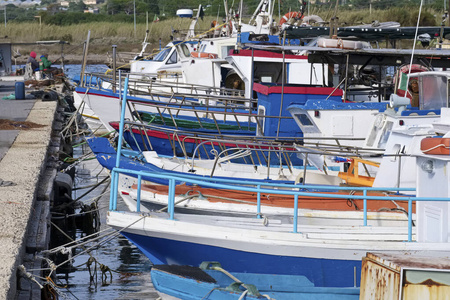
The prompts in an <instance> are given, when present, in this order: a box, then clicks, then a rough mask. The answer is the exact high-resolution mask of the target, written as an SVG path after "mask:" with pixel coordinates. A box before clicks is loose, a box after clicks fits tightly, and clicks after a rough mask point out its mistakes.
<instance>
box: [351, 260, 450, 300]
mask: <svg viewBox="0 0 450 300" xmlns="http://www.w3.org/2000/svg"><path fill="white" fill-rule="evenodd" d="M359 299H360V300H365V299H367V300H369V299H376V300H378V299H380V300H381V299H382V300H391V299H392V300H398V299H405V300H406V299H407V300H423V299H427V300H443V299H444V300H450V260H449V259H446V258H430V257H417V256H414V255H408V254H407V253H404V254H401V255H393V254H381V253H367V255H366V257H364V258H363V261H362V271H361V293H360V298H359Z"/></svg>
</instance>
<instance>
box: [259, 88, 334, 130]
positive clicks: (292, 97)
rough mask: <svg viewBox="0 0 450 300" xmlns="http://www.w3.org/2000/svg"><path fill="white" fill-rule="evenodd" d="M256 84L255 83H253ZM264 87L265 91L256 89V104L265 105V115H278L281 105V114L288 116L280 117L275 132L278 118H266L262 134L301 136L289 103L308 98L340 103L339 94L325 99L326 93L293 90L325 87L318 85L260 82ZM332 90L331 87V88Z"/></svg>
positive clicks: (302, 101) (303, 101) (305, 100)
mask: <svg viewBox="0 0 450 300" xmlns="http://www.w3.org/2000/svg"><path fill="white" fill-rule="evenodd" d="M255 85H256V84H255ZM261 85H262V86H264V87H267V88H263V89H264V90H267V93H265V92H262V91H261V88H260V89H259V90H256V88H255V90H256V93H257V95H258V106H263V107H265V109H266V111H265V115H266V116H279V115H280V106H281V116H282V117H289V118H284V119H281V121H280V126H279V128H280V132H278V133H277V129H278V119H277V118H267V119H266V120H265V124H264V135H266V136H280V137H302V136H303V133H302V132H301V130H300V129H299V128H298V126H297V124H296V122H295V120H294V119H292V118H291V114H290V113H289V111H288V110H287V108H288V106H289V105H290V104H291V103H293V102H294V103H297V104H304V103H306V102H307V101H308V100H314V101H318V100H321V101H323V102H329V103H330V105H331V104H337V103H342V97H341V96H330V97H329V98H328V100H325V99H326V98H327V97H328V94H326V95H325V94H310V93H300V92H295V90H296V89H302V88H303V89H304V88H308V89H309V90H314V88H318V89H326V88H321V87H319V86H311V85H300V84H285V85H284V86H281V84H267V83H264V84H261ZM279 87H281V89H284V92H283V93H281V91H279V90H280V89H279ZM331 90H332V89H331Z"/></svg>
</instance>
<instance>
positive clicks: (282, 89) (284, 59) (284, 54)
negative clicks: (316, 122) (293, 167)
mask: <svg viewBox="0 0 450 300" xmlns="http://www.w3.org/2000/svg"><path fill="white" fill-rule="evenodd" d="M284 37H286V31H285V32H284ZM283 40H284V38H283ZM285 62H286V52H285V51H284V49H283V65H282V68H281V72H282V73H281V100H280V101H281V102H280V113H279V115H278V127H277V138H278V136H279V134H280V126H281V115H282V114H283V100H284V99H283V98H284V81H285V80H286V79H285V76H284V72H285V70H284V69H285Z"/></svg>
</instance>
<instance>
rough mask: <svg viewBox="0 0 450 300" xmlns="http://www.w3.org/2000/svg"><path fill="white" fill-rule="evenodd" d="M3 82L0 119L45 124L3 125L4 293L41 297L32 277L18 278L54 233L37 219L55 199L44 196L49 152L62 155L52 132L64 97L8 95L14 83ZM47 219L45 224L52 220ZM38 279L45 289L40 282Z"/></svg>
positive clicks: (0, 278)
mask: <svg viewBox="0 0 450 300" xmlns="http://www.w3.org/2000/svg"><path fill="white" fill-rule="evenodd" d="M0 86H1V87H0V119H8V120H13V121H29V122H34V123H37V124H41V125H43V126H42V127H40V128H29V129H20V130H0V180H1V181H0V205H1V206H2V208H1V209H0V245H1V247H0V299H41V298H40V293H39V295H38V293H37V292H36V293H33V292H32V291H31V290H32V289H34V287H32V286H31V281H30V280H28V281H29V282H30V285H27V284H23V283H22V284H21V285H20V286H19V283H20V282H23V279H18V278H22V277H23V274H21V273H22V272H20V271H19V269H21V268H20V267H19V266H20V265H26V263H27V260H28V265H29V260H30V259H32V254H33V253H32V252H33V251H35V250H36V249H37V248H39V247H41V248H42V247H45V246H38V247H37V246H36V243H37V244H39V243H42V245H45V243H46V242H47V240H48V239H49V237H48V236H47V232H48V229H49V228H39V226H41V227H42V225H36V222H38V223H39V221H38V219H39V218H40V217H41V215H42V214H44V215H45V213H46V212H45V210H47V214H48V215H49V213H50V212H49V203H44V202H45V201H46V202H49V201H48V199H45V198H46V197H45V196H42V195H45V193H49V192H48V188H47V187H46V186H43V185H46V183H45V182H43V180H42V179H43V178H44V177H45V172H46V169H48V161H49V158H51V157H52V156H54V155H56V154H55V153H52V151H53V152H54V151H55V147H54V146H55V145H53V146H52V143H53V144H54V143H55V140H57V139H58V137H55V136H53V137H52V134H53V132H54V130H53V128H54V126H55V119H57V115H58V102H57V101H45V102H44V101H42V100H40V99H36V100H2V99H1V98H2V97H3V96H4V95H9V94H10V93H11V87H10V88H9V89H8V87H7V86H6V87H5V85H4V84H3V82H0ZM12 91H13V89H12ZM52 149H53V150H52ZM50 160H51V159H50ZM47 172H48V170H47ZM53 172H56V171H53ZM43 224H44V227H45V226H47V227H48V226H49V225H48V224H46V223H43ZM30 239H32V240H33V239H35V243H31V244H30V243H29V242H28V241H29V240H30ZM30 245H31V246H30ZM27 253H28V254H27ZM34 267H37V268H38V267H39V266H36V265H34ZM33 284H34V283H33ZM34 285H35V286H36V287H37V289H38V290H39V287H38V285H37V284H34ZM24 291H25V292H24ZM21 293H22V294H21ZM25 295H26V296H25Z"/></svg>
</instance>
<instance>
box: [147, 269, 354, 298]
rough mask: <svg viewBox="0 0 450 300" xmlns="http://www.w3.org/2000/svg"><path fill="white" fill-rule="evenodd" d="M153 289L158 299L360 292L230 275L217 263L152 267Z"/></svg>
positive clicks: (287, 278) (295, 279) (292, 279)
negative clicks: (168, 297)
mask: <svg viewBox="0 0 450 300" xmlns="http://www.w3.org/2000/svg"><path fill="white" fill-rule="evenodd" d="M150 274H151V278H152V283H153V286H154V287H155V288H156V290H157V291H158V292H159V293H160V295H161V296H163V297H164V296H165V295H169V296H171V297H176V298H179V299H185V300H191V299H192V300H194V299H223V300H228V299H284V300H301V299H308V300H314V299H317V300H319V299H320V300H321V299H329V300H340V299H342V300H352V299H355V300H356V299H359V288H329V287H315V286H314V284H313V283H312V282H311V281H309V280H308V279H307V278H306V277H305V276H295V275H272V274H255V273H229V272H227V271H226V270H224V269H223V268H222V267H221V265H220V264H219V263H217V262H204V263H202V264H201V265H200V267H199V268H197V267H191V266H177V265H155V266H153V267H152V270H151V273H150Z"/></svg>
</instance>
